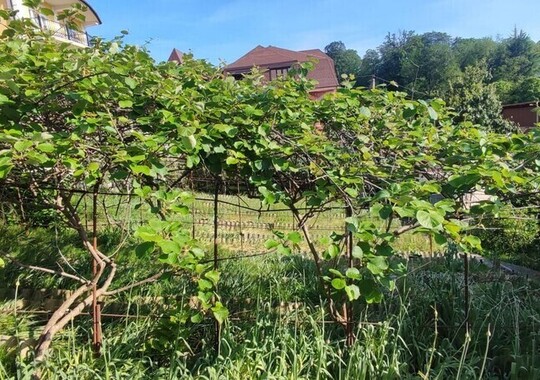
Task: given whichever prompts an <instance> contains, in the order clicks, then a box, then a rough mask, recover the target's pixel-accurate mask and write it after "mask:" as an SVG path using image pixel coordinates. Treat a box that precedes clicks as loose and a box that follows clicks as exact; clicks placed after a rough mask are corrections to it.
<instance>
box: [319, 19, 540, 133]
mask: <svg viewBox="0 0 540 380" xmlns="http://www.w3.org/2000/svg"><path fill="white" fill-rule="evenodd" d="M325 51H326V53H327V54H328V55H330V56H331V57H332V58H333V59H334V61H335V63H336V70H337V72H338V75H340V76H341V75H342V74H354V75H355V77H356V83H357V85H359V86H366V87H368V86H369V85H370V84H371V81H372V78H373V77H374V78H375V80H376V83H377V84H387V85H389V86H390V88H397V89H399V90H401V91H405V92H408V93H409V94H410V95H411V96H412V97H415V98H418V97H421V98H433V97H441V98H443V99H444V100H446V101H447V103H449V104H450V105H451V106H453V107H454V108H456V109H457V110H458V111H459V113H460V114H463V113H468V114H469V118H470V119H472V121H474V122H479V123H482V122H483V121H484V120H485V119H490V115H489V114H490V112H489V109H493V110H494V112H497V113H498V111H497V109H498V108H500V104H501V103H502V104H509V103H520V102H528V101H532V100H538V99H540V41H538V42H535V41H533V40H532V39H531V37H530V36H529V35H528V34H527V33H526V32H524V31H522V30H518V29H515V30H514V31H513V32H512V33H511V35H510V36H508V37H507V38H498V39H493V38H490V37H486V38H461V37H452V36H450V35H448V34H446V33H441V32H429V33H424V34H416V33H415V32H413V31H401V32H398V33H394V34H390V33H389V34H388V35H387V36H386V37H385V39H384V41H383V42H382V44H381V45H380V46H379V47H378V48H376V49H370V50H368V51H367V52H366V53H365V54H364V56H363V57H360V56H359V55H358V53H357V52H356V51H355V50H352V49H347V47H346V46H345V44H344V43H343V42H341V41H335V42H332V43H330V44H329V45H327V46H326V47H325ZM480 109H488V111H487V113H486V112H485V111H482V112H481V111H480ZM467 110H468V111H467ZM474 110H476V111H474ZM475 112H476V114H475V115H472V114H474V113H475ZM482 113H483V114H482ZM492 113H493V112H492ZM464 118H465V119H467V116H465V117H464ZM491 119H492V118H491ZM498 123H499V124H501V123H502V122H501V121H499V122H498ZM496 127H497V126H496ZM498 127H501V125H499V126H498ZM502 128H504V126H502Z"/></svg>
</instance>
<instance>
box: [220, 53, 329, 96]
mask: <svg viewBox="0 0 540 380" xmlns="http://www.w3.org/2000/svg"><path fill="white" fill-rule="evenodd" d="M313 58H315V59H316V61H317V62H316V64H315V67H314V69H313V70H312V71H310V72H309V73H308V75H307V76H308V78H310V79H314V80H316V81H317V82H318V83H317V85H316V86H315V88H316V89H317V90H320V89H326V88H330V89H336V88H337V87H338V86H339V82H338V80H337V77H336V70H335V67H334V61H333V60H332V58H330V57H329V56H328V55H326V54H325V53H323V52H322V51H321V50H319V49H312V50H302V51H293V50H287V49H282V48H278V47H275V46H268V47H263V46H260V45H259V46H257V47H256V48H254V49H253V50H251V51H249V52H248V53H246V54H245V55H244V56H242V57H240V58H239V59H237V60H236V61H234V62H233V63H231V64H230V65H228V66H226V67H225V71H226V72H228V73H231V74H241V73H246V72H249V71H250V70H251V69H252V68H253V67H254V66H257V67H260V68H263V69H272V68H285V67H287V68H288V67H290V66H292V65H293V64H296V63H302V62H307V61H309V60H312V59H313Z"/></svg>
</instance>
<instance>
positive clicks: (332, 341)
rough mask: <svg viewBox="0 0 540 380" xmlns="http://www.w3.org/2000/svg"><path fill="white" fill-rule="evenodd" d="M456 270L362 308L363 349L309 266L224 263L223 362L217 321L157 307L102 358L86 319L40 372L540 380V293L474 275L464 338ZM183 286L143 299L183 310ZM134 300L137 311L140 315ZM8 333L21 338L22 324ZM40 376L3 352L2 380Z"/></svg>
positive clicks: (427, 264)
mask: <svg viewBox="0 0 540 380" xmlns="http://www.w3.org/2000/svg"><path fill="white" fill-rule="evenodd" d="M415 263H417V264H415ZM459 264H460V262H459V261H455V260H453V259H451V258H440V259H434V260H430V261H423V259H415V260H413V261H412V264H411V266H410V270H409V274H408V276H406V277H404V278H402V279H400V280H399V281H398V287H397V289H396V291H394V292H391V293H388V294H386V296H385V299H384V301H383V303H382V304H380V305H363V306H361V307H359V308H357V309H356V319H357V320H358V321H360V322H361V323H360V324H359V326H358V329H357V337H358V339H357V341H356V343H355V344H354V346H352V347H347V346H346V345H345V342H344V337H343V332H342V329H341V328H339V327H337V326H335V325H334V324H331V323H325V320H326V319H327V316H326V315H325V313H324V304H323V303H322V302H321V300H320V299H319V295H318V294H319V293H318V290H317V286H316V284H314V283H313V280H312V279H313V270H314V268H313V265H312V263H311V261H310V260H306V259H304V258H303V257H301V256H288V257H279V256H277V255H271V256H267V257H257V258H249V259H244V260H236V261H226V262H223V265H222V268H221V270H222V281H221V283H220V294H221V295H222V299H223V300H224V302H225V303H226V304H227V305H228V306H229V308H230V310H231V318H230V320H229V322H227V323H226V324H225V326H224V327H223V329H222V334H221V339H220V348H219V351H216V349H215V344H214V343H215V337H214V335H213V327H212V326H213V325H212V322H211V321H210V320H207V321H205V322H204V323H203V324H202V325H193V324H190V323H187V324H182V323H178V322H177V321H176V320H175V318H174V308H171V307H169V308H164V307H163V305H162V303H160V302H158V303H156V304H154V305H153V306H152V310H145V311H144V314H145V315H146V313H148V312H151V313H152V314H153V315H162V316H167V317H166V318H156V317H154V318H146V317H144V316H143V315H141V316H140V318H138V319H127V320H116V319H115V320H111V319H106V320H105V321H104V334H105V337H106V339H105V345H104V347H103V355H102V356H101V357H100V358H94V357H93V355H92V351H91V348H90V345H89V342H90V339H91V329H90V328H91V325H90V319H89V318H88V317H81V318H79V319H78V320H77V321H76V323H74V324H72V325H71V326H70V327H69V328H68V329H67V330H66V331H65V332H64V333H63V334H62V335H61V336H60V337H59V338H57V339H56V340H55V343H54V346H53V347H54V349H53V353H52V355H51V357H50V358H49V360H48V361H47V362H46V364H45V366H44V367H43V368H42V371H43V374H44V375H46V376H45V377H46V378H51V379H56V378H64V379H71V378H81V379H128V378H129V379H176V378H182V379H374V378H377V379H394V378H398V377H400V378H404V379H407V378H411V379H412V378H426V379H427V378H429V379H448V378H458V377H459V378H464V379H469V378H471V379H475V378H478V377H479V376H480V374H482V378H514V379H535V378H538V374H539V373H540V351H539V348H538V344H537V341H538V331H540V328H539V324H540V320H539V318H538V315H540V306H539V305H538V302H537V299H538V296H539V295H540V288H539V286H538V284H535V283H532V282H528V281H526V280H523V279H519V278H508V277H504V276H502V277H501V276H500V275H498V274H495V273H492V272H489V271H487V270H486V268H485V267H482V266H481V265H480V264H476V265H473V266H472V273H473V275H472V277H471V295H472V303H471V326H470V328H469V329H467V328H466V326H465V324H464V305H463V274H462V273H461V271H460V265H459ZM182 286H183V285H182V283H181V281H180V282H179V283H176V284H159V285H156V287H150V288H149V289H147V290H146V293H141V294H139V295H138V297H143V296H145V297H150V296H156V295H160V296H163V297H164V299H168V297H173V298H171V299H174V296H175V294H177V293H175V292H179V291H181V287H182ZM133 297H134V298H133V300H134V302H133V304H132V306H131V307H132V309H131V310H130V311H131V312H133V313H137V310H139V312H140V313H141V314H143V313H142V309H140V308H139V309H137V304H136V302H135V299H136V297H135V295H133ZM169 303H173V304H174V302H170V301H169ZM8 307H9V306H8ZM171 316H172V317H171ZM25 318H27V319H26V321H27V322H24V323H19V325H18V332H19V334H21V336H22V337H25V336H28V334H29V333H30V332H31V331H33V330H34V329H35V328H36V326H35V325H34V324H32V323H37V321H33V320H31V319H28V317H25ZM2 321H3V322H2ZM1 323H4V324H3V325H2V326H4V327H3V329H4V328H7V329H9V328H11V329H12V330H11V331H13V326H14V322H13V318H11V319H9V318H5V317H4V318H3V319H1V320H0V324H1ZM10 326H11V327H10ZM6 331H7V330H6ZM488 332H489V334H490V337H489V340H488ZM4 350H5V349H4ZM32 369H33V364H32V362H31V360H21V359H19V358H17V356H16V354H14V352H13V350H12V352H7V351H0V377H1V378H6V379H8V378H25V377H27V376H29V374H30V372H31V371H32Z"/></svg>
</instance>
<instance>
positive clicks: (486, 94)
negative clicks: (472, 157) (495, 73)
mask: <svg viewBox="0 0 540 380" xmlns="http://www.w3.org/2000/svg"><path fill="white" fill-rule="evenodd" d="M490 79H491V75H490V74H489V72H488V69H487V65H486V63H485V61H484V62H480V63H477V64H476V65H475V66H468V67H466V68H465V71H464V72H463V73H462V74H461V75H459V76H457V77H456V78H455V79H454V80H452V81H451V82H450V91H449V93H448V97H447V99H448V105H450V106H451V107H453V108H454V109H455V110H456V112H457V116H456V121H458V122H463V121H469V122H471V123H473V124H477V125H479V126H481V127H482V128H485V129H487V130H492V131H497V132H500V133H505V132H508V131H514V130H515V126H514V125H513V124H512V123H511V122H509V121H507V120H505V119H504V118H503V117H502V104H501V101H500V99H499V97H498V95H497V89H496V86H495V85H494V84H491V83H489V81H490Z"/></svg>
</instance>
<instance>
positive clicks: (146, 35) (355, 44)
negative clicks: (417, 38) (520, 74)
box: [87, 0, 540, 64]
mask: <svg viewBox="0 0 540 380" xmlns="http://www.w3.org/2000/svg"><path fill="white" fill-rule="evenodd" d="M87 1H88V3H89V4H90V5H91V6H92V7H93V8H94V10H95V11H96V12H97V13H98V14H99V16H100V17H101V20H102V25H99V26H94V27H91V28H89V29H88V33H90V34H91V35H97V36H101V37H104V38H107V39H109V38H113V37H114V36H117V35H119V34H120V31H122V30H127V31H128V32H129V34H128V36H127V38H126V41H127V42H128V43H132V44H136V45H145V44H146V46H147V47H148V49H149V50H150V52H151V54H152V56H153V57H154V58H155V59H156V60H158V61H163V60H166V59H167V58H168V57H169V55H170V53H171V51H172V49H173V48H177V49H179V50H181V51H183V52H191V53H193V55H194V56H195V57H196V58H204V59H207V60H208V61H210V62H211V63H213V64H219V63H221V62H226V63H231V62H233V61H235V60H236V59H238V58H240V57H241V56H242V55H244V54H245V53H247V52H248V51H249V50H251V49H252V48H254V47H255V46H257V45H263V46H268V45H273V46H278V47H282V48H286V49H292V50H304V49H315V48H319V49H321V50H322V49H324V47H325V46H326V45H328V44H329V43H330V42H333V41H343V42H344V43H345V45H346V46H347V48H350V49H355V50H356V51H358V53H359V54H360V55H361V56H362V55H363V54H364V53H365V51H366V50H367V49H374V48H376V47H377V46H379V45H380V44H381V43H382V42H383V40H384V37H385V36H386V35H387V34H388V33H389V32H390V33H396V32H398V31H403V30H413V31H415V32H417V33H424V32H431V31H438V32H446V33H448V34H450V35H452V36H454V37H456V36H457V37H493V38H497V37H503V38H504V37H507V36H509V35H510V34H511V33H512V31H513V29H514V27H517V28H518V29H523V30H524V31H525V32H527V33H528V34H529V36H531V38H532V39H533V40H534V41H539V40H540V22H538V15H539V14H540V12H539V10H538V5H539V4H538V0H504V1H503V0H268V1H267V0H87Z"/></svg>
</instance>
